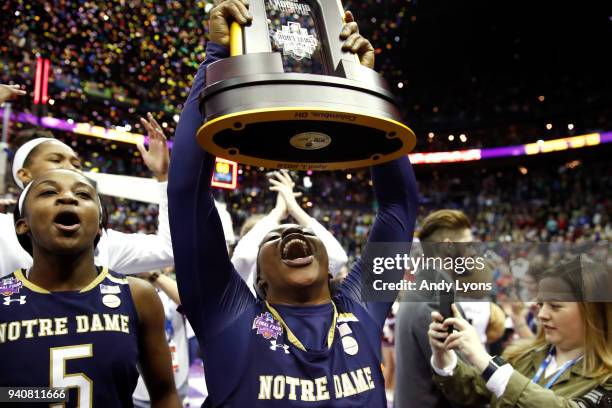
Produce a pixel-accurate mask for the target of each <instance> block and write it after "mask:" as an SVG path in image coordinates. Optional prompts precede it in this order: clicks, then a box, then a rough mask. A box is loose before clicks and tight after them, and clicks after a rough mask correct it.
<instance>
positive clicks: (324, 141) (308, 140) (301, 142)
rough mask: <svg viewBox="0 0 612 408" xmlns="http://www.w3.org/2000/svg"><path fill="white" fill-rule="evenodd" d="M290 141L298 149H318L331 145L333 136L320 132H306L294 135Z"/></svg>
mask: <svg viewBox="0 0 612 408" xmlns="http://www.w3.org/2000/svg"><path fill="white" fill-rule="evenodd" d="M289 143H291V146H293V147H297V148H298V149H303V150H317V149H322V148H324V147H327V146H329V144H330V143H331V137H329V136H328V135H326V134H325V133H320V132H304V133H298V134H297V135H295V136H293V137H292V138H291V139H289Z"/></svg>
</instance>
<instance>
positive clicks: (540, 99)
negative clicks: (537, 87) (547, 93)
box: [538, 95, 546, 102]
mask: <svg viewBox="0 0 612 408" xmlns="http://www.w3.org/2000/svg"><path fill="white" fill-rule="evenodd" d="M544 99H546V98H544V95H540V96H538V101H540V102H544Z"/></svg>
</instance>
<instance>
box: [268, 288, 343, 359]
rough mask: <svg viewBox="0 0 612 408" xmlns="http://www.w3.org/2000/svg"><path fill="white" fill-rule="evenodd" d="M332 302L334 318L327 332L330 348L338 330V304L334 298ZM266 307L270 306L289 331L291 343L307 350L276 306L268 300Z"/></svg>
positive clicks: (274, 314) (273, 313)
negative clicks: (271, 304)
mask: <svg viewBox="0 0 612 408" xmlns="http://www.w3.org/2000/svg"><path fill="white" fill-rule="evenodd" d="M331 304H332V307H333V308H334V317H333V318H332V324H331V327H330V328H329V332H328V334H327V348H328V349H330V348H331V346H332V343H333V342H334V333H335V332H336V320H337V319H338V309H336V304H335V303H334V301H333V300H332V302H331ZM266 307H267V308H268V310H269V311H270V313H272V316H274V318H275V319H276V320H277V321H278V322H279V323H280V324H281V325H282V326H283V328H284V329H285V332H286V333H287V339H288V340H289V342H290V343H291V344H293V345H294V346H295V347H297V348H298V349H300V350H302V351H306V347H304V345H303V344H302V342H301V341H300V340H299V339H298V338H297V337H295V334H293V332H292V331H291V329H290V328H289V326H287V323H285V321H284V320H283V318H282V317H281V315H280V314H279V313H278V311H277V310H276V309H275V308H273V307H272V306H270V304H269V303H268V302H266Z"/></svg>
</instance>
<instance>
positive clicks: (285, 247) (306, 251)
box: [283, 238, 308, 258]
mask: <svg viewBox="0 0 612 408" xmlns="http://www.w3.org/2000/svg"><path fill="white" fill-rule="evenodd" d="M294 243H299V244H300V245H302V249H303V250H304V253H308V246H307V245H306V243H305V242H304V241H303V240H301V239H299V238H293V239H292V240H290V241H289V242H287V243H286V244H285V246H284V247H283V258H286V257H287V255H289V246H290V245H292V244H294Z"/></svg>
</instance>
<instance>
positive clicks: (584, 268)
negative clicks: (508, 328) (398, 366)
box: [428, 256, 612, 408]
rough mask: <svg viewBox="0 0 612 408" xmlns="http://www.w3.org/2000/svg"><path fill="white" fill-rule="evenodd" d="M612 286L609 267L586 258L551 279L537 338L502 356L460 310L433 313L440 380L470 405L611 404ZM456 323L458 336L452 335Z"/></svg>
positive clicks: (542, 298) (544, 283)
mask: <svg viewBox="0 0 612 408" xmlns="http://www.w3.org/2000/svg"><path fill="white" fill-rule="evenodd" d="M610 287H611V286H610V277H609V274H608V273H607V272H606V271H605V268H603V267H599V265H597V264H595V263H593V262H591V261H589V260H587V259H586V258H585V257H584V256H581V257H577V258H575V259H573V260H571V261H569V262H566V263H562V264H561V265H559V266H557V267H555V268H554V269H553V270H551V271H549V272H548V273H546V274H544V276H543V278H542V279H541V281H540V283H539V291H538V301H539V303H538V306H539V310H538V318H539V320H540V327H539V331H538V334H537V336H536V337H535V338H533V339H526V340H522V341H519V342H517V343H516V344H514V345H512V346H510V347H509V348H508V349H507V350H506V352H505V353H504V356H503V358H501V357H499V356H496V357H492V356H490V355H489V354H488V353H487V352H486V350H485V349H484V347H482V345H481V343H480V342H479V341H478V337H477V335H476V332H475V330H474V328H473V327H472V326H471V325H470V324H469V323H468V322H467V321H466V320H464V319H463V318H461V316H460V314H459V313H458V311H457V309H456V307H455V306H454V305H453V312H454V317H452V318H448V319H446V320H443V318H442V316H441V315H440V314H439V313H437V312H433V313H432V320H433V321H432V323H431V324H430V326H429V333H428V334H429V341H430V345H431V348H432V351H433V356H432V360H431V364H432V367H433V370H434V372H435V373H434V381H435V382H436V384H437V385H438V387H439V388H440V389H441V390H442V392H443V393H444V394H445V395H446V396H447V398H449V399H450V400H451V401H455V402H457V403H460V404H462V405H468V406H472V405H475V404H478V403H486V402H489V403H490V405H491V407H493V408H495V407H515V406H517V407H518V406H520V407H538V408H541V407H597V406H602V407H604V406H609V405H604V404H606V403H608V404H609V403H610V401H611V400H612V303H610V302H607V301H605V300H610V299H606V297H605V296H607V297H609V296H610V294H609V290H610ZM606 292H607V293H608V294H607V295H606ZM451 325H452V326H453V327H454V329H455V331H454V332H453V333H452V334H448V332H447V328H448V327H449V326H451ZM455 351H460V352H461V354H462V356H463V357H464V360H465V361H463V360H461V359H458V358H457V356H456V354H455ZM506 361H507V362H506Z"/></svg>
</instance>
